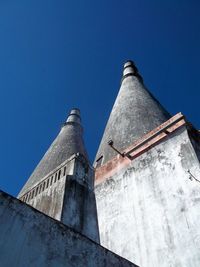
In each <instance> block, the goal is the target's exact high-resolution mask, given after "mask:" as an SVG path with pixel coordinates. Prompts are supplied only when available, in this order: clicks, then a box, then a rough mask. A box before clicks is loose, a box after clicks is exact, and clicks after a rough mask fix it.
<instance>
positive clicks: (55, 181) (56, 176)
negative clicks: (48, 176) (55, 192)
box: [54, 173, 57, 183]
mask: <svg viewBox="0 0 200 267" xmlns="http://www.w3.org/2000/svg"><path fill="white" fill-rule="evenodd" d="M56 181H57V173H56V175H55V179H54V183H55V182H56Z"/></svg>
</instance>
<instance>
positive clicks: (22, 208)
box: [0, 191, 135, 267]
mask: <svg viewBox="0 0 200 267" xmlns="http://www.w3.org/2000/svg"><path fill="white" fill-rule="evenodd" d="M0 266H2V267H10V266H15V267H27V266H29V267H41V266H42V267H55V266H56V267H86V266H87V267H97V266H98V267H105V266H109V267H112V266H113V267H117V266H119V267H131V266H135V265H134V264H132V263H130V262H128V261H126V260H125V259H122V258H120V257H119V256H117V255H115V254H114V253H112V252H110V251H108V250H106V249H105V248H103V247H101V246H100V245H98V244H96V243H95V242H93V241H92V240H90V239H88V238H86V237H85V236H83V235H81V234H79V233H77V232H75V231H73V230H72V229H70V228H69V227H67V226H65V225H63V224H61V223H60V222H58V221H56V220H54V219H52V218H50V217H48V216H46V215H44V214H42V213H40V212H38V211H37V210H35V209H34V208H32V207H30V206H28V205H26V204H24V203H23V202H21V201H19V200H18V199H15V198H13V197H11V196H9V195H7V194H6V193H3V192H2V191H0Z"/></svg>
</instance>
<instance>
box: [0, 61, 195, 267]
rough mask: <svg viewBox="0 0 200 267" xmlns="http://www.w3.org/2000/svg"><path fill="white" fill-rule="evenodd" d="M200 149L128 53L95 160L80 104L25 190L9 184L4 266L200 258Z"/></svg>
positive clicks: (2, 230)
mask: <svg viewBox="0 0 200 267" xmlns="http://www.w3.org/2000/svg"><path fill="white" fill-rule="evenodd" d="M199 157H200V137H199V132H198V131H197V130H196V129H195V128H194V127H193V126H192V125H191V124H190V123H189V122H187V120H186V119H185V117H184V116H183V115H182V114H181V113H178V114H176V115H175V116H171V115H170V114H169V113H168V112H167V111H166V110H165V109H164V107H162V105H161V104H160V103H159V102H158V101H157V100H156V99H155V98H154V97H153V95H152V94H151V93H150V92H149V91H148V90H147V89H146V87H145V86H144V83H143V79H142V77H141V76H140V74H139V73H138V70H137V68H136V66H135V64H134V63H133V62H132V61H127V62H126V63H125V65H124V70H123V77H122V80H121V87H120V91H119V94H118V96H117V99H116V101H115V104H114V106H113V109H112V112H111V114H110V118H109V120H108V123H107V126H106V128H105V132H104V135H103V137H102V140H101V143H100V146H99V149H98V151H97V155H96V158H95V162H94V167H93V166H91V164H90V162H89V160H88V156H87V152H86V149H85V146H84V141H83V128H82V126H81V118H80V111H79V110H78V109H72V110H71V112H70V114H69V116H68V118H67V120H66V122H65V123H64V124H63V126H62V128H61V130H60V133H59V134H58V136H57V137H56V139H55V140H54V142H53V143H52V144H51V146H50V147H49V149H48V150H47V152H46V153H45V155H44V157H43V158H42V159H41V161H40V163H39V164H38V166H37V167H36V169H35V170H34V172H33V173H32V175H31V176H30V177H29V179H28V180H27V182H26V184H25V185H24V187H23V188H22V190H21V191H20V193H19V195H18V199H16V198H13V197H11V196H9V195H8V194H6V193H3V192H1V194H0V203H1V205H0V215H1V217H0V218H1V227H0V236H1V242H0V251H1V253H0V262H1V263H2V264H3V265H2V266H6V267H7V266H20V267H21V266H80V267H82V266H91V267H92V266H123V267H126V266H136V265H135V264H137V265H139V266H141V267H147V266H154V267H157V266H159V267H169V266H171V267H175V266H176V267H178V266H179V267H183V266H184V267H199V265H200V254H199V249H200V230H199V227H198V222H199V219H200V215H199V213H198V210H199V208H200V178H199V177H200V168H199ZM101 245H102V246H103V247H102V246H101ZM10 251H12V257H11V256H10Z"/></svg>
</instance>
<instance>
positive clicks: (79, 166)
mask: <svg viewBox="0 0 200 267" xmlns="http://www.w3.org/2000/svg"><path fill="white" fill-rule="evenodd" d="M29 196H30V197H29ZM21 199H22V200H23V201H24V202H26V203H28V204H29V205H31V206H32V207H34V208H36V209H38V210H39V211H41V212H43V213H45V214H46V215H48V216H50V217H52V218H54V219H57V220H59V221H61V222H62V223H64V224H66V225H68V226H70V227H72V228H73V229H75V230H76V231H78V232H80V233H82V234H84V235H86V236H88V237H89V238H91V239H92V240H94V241H95V242H98V243H99V229H98V221H97V210H96V199H95V195H94V170H93V168H91V167H90V166H89V164H88V161H87V160H86V159H85V158H84V157H83V156H81V155H80V154H77V155H74V156H73V157H71V158H70V159H69V160H68V161H67V162H66V163H64V164H62V165H61V166H59V167H57V168H56V169H55V170H53V171H52V172H51V173H50V174H49V175H47V177H45V178H44V179H42V181H41V182H40V183H39V184H37V185H36V186H35V187H34V188H33V189H32V190H31V191H29V192H27V193H26V194H25V195H24V196H22V198H21Z"/></svg>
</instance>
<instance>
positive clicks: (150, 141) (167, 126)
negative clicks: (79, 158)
mask: <svg viewBox="0 0 200 267" xmlns="http://www.w3.org/2000/svg"><path fill="white" fill-rule="evenodd" d="M186 123H187V122H186V120H185V118H184V116H183V115H182V114H181V113H178V114H176V115H175V116H173V117H172V118H170V119H169V120H168V121H166V122H164V123H163V124H161V125H160V126H158V127H157V128H155V129H154V130H152V131H151V132H149V133H147V134H145V135H144V136H143V137H141V138H140V139H139V140H137V141H135V142H134V143H133V144H132V145H131V146H130V147H128V148H127V149H125V151H124V154H125V157H122V156H121V155H117V156H116V157H114V158H113V159H112V160H110V161H108V162H107V163H106V164H104V165H102V166H101V167H98V168H96V170H95V184H96V185H97V184H100V183H102V182H103V181H105V180H106V179H108V178H109V177H110V176H112V175H113V174H114V173H116V172H117V171H119V170H121V169H122V168H124V167H125V166H127V165H129V164H130V162H131V161H132V160H133V159H135V158H137V157H138V156H140V155H141V154H143V153H145V152H146V151H147V150H149V149H151V148H152V147H153V146H155V145H157V144H158V143H159V142H161V141H162V140H163V139H165V138H166V137H167V136H168V135H170V134H171V133H173V132H174V131H176V130H177V129H179V128H180V127H182V126H184V125H186Z"/></svg>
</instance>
